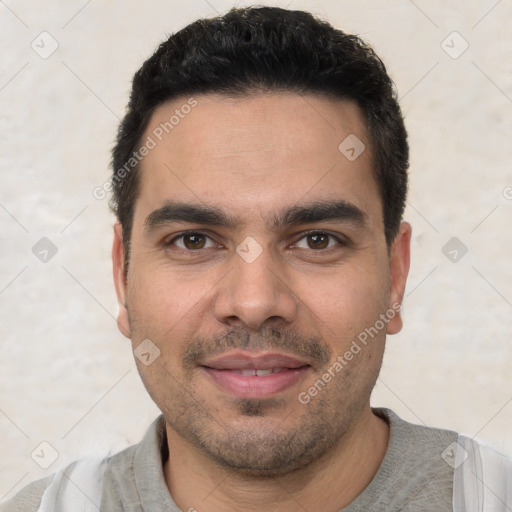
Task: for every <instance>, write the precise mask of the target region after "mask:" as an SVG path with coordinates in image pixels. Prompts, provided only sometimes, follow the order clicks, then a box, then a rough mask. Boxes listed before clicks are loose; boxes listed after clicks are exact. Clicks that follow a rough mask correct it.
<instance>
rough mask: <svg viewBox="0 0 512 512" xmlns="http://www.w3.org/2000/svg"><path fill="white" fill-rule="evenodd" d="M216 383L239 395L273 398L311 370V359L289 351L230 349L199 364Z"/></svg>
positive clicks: (226, 390)
mask: <svg viewBox="0 0 512 512" xmlns="http://www.w3.org/2000/svg"><path fill="white" fill-rule="evenodd" d="M200 369H201V370H203V371H204V372H205V373H206V374H207V375H208V377H209V378H211V379H212V380H213V382H214V383H215V384H216V385H217V387H219V388H220V389H222V390H223V391H224V392H227V393H229V394H231V395H234V396H236V397H238V398H259V399H264V398H270V397H272V396H274V395H277V394H278V393H280V392H283V391H285V390H286V389H288V388H290V387H292V386H294V385H296V384H297V383H299V382H300V381H301V380H303V379H304V378H305V377H306V375H307V374H308V373H309V372H310V371H311V369H312V366H311V364H309V362H308V361H304V360H300V359H297V358H296V357H293V356H290V355H287V354H276V353H264V354H257V353H246V352H240V351H237V352H230V353H228V354H223V355H222V356H219V357H216V358H213V359H210V360H207V361H204V362H202V363H201V364H200Z"/></svg>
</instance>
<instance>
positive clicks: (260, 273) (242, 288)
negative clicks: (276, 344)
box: [213, 250, 298, 331]
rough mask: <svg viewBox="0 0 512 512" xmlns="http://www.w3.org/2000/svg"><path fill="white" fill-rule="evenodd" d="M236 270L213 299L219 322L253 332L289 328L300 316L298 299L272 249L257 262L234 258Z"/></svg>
mask: <svg viewBox="0 0 512 512" xmlns="http://www.w3.org/2000/svg"><path fill="white" fill-rule="evenodd" d="M233 260H234V261H233V268H232V270H231V271H230V272H229V273H228V274H227V275H226V278H225V279H223V280H222V281H221V282H220V283H219V289H218V291H217V294H216V295H215V299H214V305H213V308H214V315H215V317H216V319H217V320H218V321H219V322H221V323H223V324H225V325H229V326H230V327H245V328H248V329H251V330H254V331H258V330H259V329H261V328H263V327H266V326H270V325H273V326H277V325H281V326H284V325H289V324H291V323H292V322H293V321H294V320H295V319H296V315H297V309H298V307H297V306H298V305H297V297H296V296H295V295H294V293H293V290H292V289H291V288H290V284H289V283H288V282H287V277H286V275H285V274H284V273H283V271H282V270H281V271H279V266H278V265H277V264H276V263H275V262H273V261H272V260H273V258H272V256H271V254H270V251H269V250H263V251H262V253H261V254H260V255H259V256H258V257H257V258H256V259H255V260H254V261H250V262H249V261H246V260H244V259H243V258H242V257H240V256H239V255H238V254H235V255H233Z"/></svg>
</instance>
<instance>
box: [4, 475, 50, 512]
mask: <svg viewBox="0 0 512 512" xmlns="http://www.w3.org/2000/svg"><path fill="white" fill-rule="evenodd" d="M53 476H54V475H50V476H47V477H45V478H41V479H40V480H36V481H34V482H32V483H30V484H28V485H27V486H26V487H24V488H23V489H22V490H21V491H19V492H18V493H17V494H15V495H14V496H13V497H12V498H11V499H9V500H8V501H5V502H4V503H2V504H0V512H36V511H37V509H38V508H39V504H40V503H41V497H42V496H43V493H44V491H45V490H46V488H47V487H48V485H49V484H50V482H51V481H52V479H53Z"/></svg>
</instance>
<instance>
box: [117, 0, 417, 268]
mask: <svg viewBox="0 0 512 512" xmlns="http://www.w3.org/2000/svg"><path fill="white" fill-rule="evenodd" d="M255 91H256V92H257V91H266V92H268V91H270V92H272V91H279V92H283V91H289V92H296V93H298V94H316V95H320V96H324V97H328V98H331V99H340V100H352V101H354V102H355V103H356V104H357V105H358V106H359V108H360V109H361V111H362V113H363V116H364V119H365V122H366V126H367V129H368V136H369V138H370V142H371V145H372V150H373V151H372V155H373V164H374V169H373V172H374V176H375V179H376V181H377V183H378V186H379V190H380V194H381V198H382V207H383V218H384V231H385V237H386V241H387V244H388V247H389V246H390V244H391V242H392V241H393V239H394V237H395V235H396V233H397V231H398V228H399V226H400V222H401V220H402V215H403V211H404V208H405V200H406V194H407V169H408V167H409V147H408V143H407V132H406V130H405V126H404V122H403V117H402V113H401V110H400V107H399V105H398V101H397V97H396V91H395V87H394V84H393V82H392V80H391V79H390V77H389V76H388V74H387V72H386V68H385V66H384V64H383V62H382V61H381V60H380V58H379V57H378V56H377V55H376V54H375V52H374V51H373V49H372V48H371V47H370V46H369V45H367V44H366V43H365V42H363V41H362V40H361V39H360V38H359V37H357V36H355V35H350V34H346V33H344V32H342V31H341V30H337V29H335V28H334V27H333V26H332V25H330V24H329V23H327V22H325V21H322V20H320V19H318V18H316V17H315V16H313V15H312V14H310V13H307V12H303V11H292V10H286V9H281V8H277V7H249V8H235V9H232V10H230V11H229V12H228V13H227V14H225V15H224V16H219V17H215V18H209V19H200V20H197V21H195V22H193V23H191V24H190V25H188V26H186V27H185V28H184V29H182V30H180V31H179V32H177V33H175V34H173V35H171V36H170V37H169V39H167V40H166V41H165V42H163V43H162V44H161V45H160V46H159V47H158V49H157V50H156V52H155V53H154V54H153V55H152V56H151V57H150V58H149V59H148V60H146V62H144V64H143V65H142V67H141V68H140V69H139V70H138V71H137V73H136V74H135V76H134V79H133V87H132V91H131V96H130V101H129V104H128V107H127V112H126V115H125V116H124V118H123V120H122V121H121V124H120V127H119V131H118V134H117V141H116V144H115V147H114V148H113V151H112V166H113V171H114V173H113V176H112V189H113V196H112V199H111V202H110V204H111V208H112V210H113V212H114V213H115V214H116V216H117V218H118V220H119V222H120V223H121V225H122V227H123V238H124V243H125V259H126V264H128V257H129V244H130V236H131V230H132V224H133V211H134V204H135V200H136V199H137V194H138V181H139V180H138V172H137V171H138V169H137V167H138V165H137V161H138V160H136V159H134V158H133V155H134V153H135V152H137V149H138V148H139V147H140V145H141V142H142V141H141V138H142V135H143V133H144V131H145V129H146V127H147V125H148V122H149V119H150V117H151V115H152V113H153V112H154V110H155V109H156V107H158V106H159V105H161V104H162V103H164V102H166V101H169V100H172V99H174V98H177V97H180V96H192V95H198V94H208V93H220V94H226V95H230V96H232V95H245V94H250V93H252V92H255ZM340 142H341V141H340ZM127 162H130V163H131V164H132V165H129V166H127V165H126V164H127Z"/></svg>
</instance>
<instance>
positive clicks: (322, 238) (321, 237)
mask: <svg viewBox="0 0 512 512" xmlns="http://www.w3.org/2000/svg"><path fill="white" fill-rule="evenodd" d="M307 243H308V247H309V248H310V249H325V248H326V247H327V246H328V245H329V235H325V234H321V233H315V234H312V235H308V236H307Z"/></svg>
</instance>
